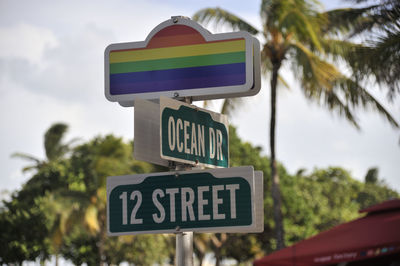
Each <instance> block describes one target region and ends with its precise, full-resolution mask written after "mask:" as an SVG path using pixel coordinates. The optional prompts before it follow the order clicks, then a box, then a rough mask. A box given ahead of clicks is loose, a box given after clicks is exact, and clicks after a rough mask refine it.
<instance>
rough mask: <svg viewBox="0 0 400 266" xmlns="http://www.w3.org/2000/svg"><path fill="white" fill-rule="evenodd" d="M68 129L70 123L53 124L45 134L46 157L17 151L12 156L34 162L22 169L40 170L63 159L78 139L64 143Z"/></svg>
mask: <svg viewBox="0 0 400 266" xmlns="http://www.w3.org/2000/svg"><path fill="white" fill-rule="evenodd" d="M67 131H68V125H66V124H63V123H56V124H53V125H52V126H51V127H50V128H49V129H48V130H47V131H46V133H45V134H44V150H45V153H46V159H45V160H41V159H38V158H36V157H34V156H32V155H29V154H26V153H20V152H16V153H13V154H12V155H11V156H12V157H18V158H22V159H25V160H28V161H31V162H33V163H34V164H33V165H29V166H26V167H24V168H23V169H22V170H23V171H24V172H25V171H30V170H35V169H36V170H39V169H40V168H42V167H44V166H46V165H48V164H50V163H52V162H56V161H57V160H60V159H63V158H64V157H65V155H66V154H67V153H68V152H69V151H70V150H71V146H72V144H73V142H75V141H76V139H73V140H71V141H69V142H67V143H63V139H64V137H65V134H66V133H67Z"/></svg>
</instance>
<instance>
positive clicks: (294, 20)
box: [193, 0, 398, 249]
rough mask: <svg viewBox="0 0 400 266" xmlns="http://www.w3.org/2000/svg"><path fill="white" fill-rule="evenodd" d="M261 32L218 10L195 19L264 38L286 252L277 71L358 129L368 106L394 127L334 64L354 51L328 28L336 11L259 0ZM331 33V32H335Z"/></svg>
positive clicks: (279, 230)
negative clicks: (287, 70) (360, 112)
mask: <svg viewBox="0 0 400 266" xmlns="http://www.w3.org/2000/svg"><path fill="white" fill-rule="evenodd" d="M260 13H261V20H262V26H263V29H262V30H259V29H257V28H255V27H254V26H252V25H251V24H250V23H248V22H246V21H244V20H243V19H241V18H239V17H238V16H236V15H234V14H232V13H229V12H228V11H226V10H224V9H221V8H206V9H203V10H200V11H198V12H197V13H196V14H195V15H194V17H193V18H194V19H195V20H197V21H201V22H208V21H210V20H213V21H214V22H215V23H216V24H217V25H221V24H225V25H228V26H231V27H232V28H233V29H240V30H245V31H248V32H250V33H252V34H262V36H263V38H264V39H265V42H264V44H263V47H262V52H261V55H262V66H263V68H264V70H265V72H267V71H270V72H271V74H270V77H271V79H270V88H271V99H270V100H271V119H270V133H269V134H270V152H271V160H270V168H271V177H272V186H271V189H272V197H273V201H274V221H275V228H276V239H277V248H278V249H280V248H282V247H284V231H283V223H282V212H281V192H280V188H279V174H278V169H277V168H278V165H277V162H276V154H275V128H276V108H277V88H278V86H277V85H278V80H279V70H280V68H281V66H282V65H283V64H284V63H290V64H291V66H292V68H293V70H294V74H295V76H296V78H297V79H298V80H299V82H300V84H301V89H302V90H303V92H304V94H305V96H306V97H307V98H309V99H311V100H315V101H316V102H317V103H320V104H323V105H325V106H327V107H328V109H329V110H333V111H336V112H337V113H339V115H342V116H344V117H346V118H347V119H348V120H349V121H350V122H352V123H353V124H354V125H355V126H357V127H358V124H357V121H356V119H355V116H354V114H353V112H354V110H356V109H357V108H359V107H366V106H370V107H372V108H374V109H375V110H377V111H378V112H380V113H382V114H383V115H384V116H385V117H386V118H387V120H388V121H389V122H390V123H391V124H393V125H394V126H397V127H398V124H397V122H396V121H395V120H394V119H393V118H392V117H391V115H390V114H389V113H388V112H387V111H386V110H385V109H384V107H383V106H382V105H381V104H380V103H379V102H378V101H377V100H376V99H375V98H374V97H373V96H372V95H371V94H369V92H368V91H367V90H365V88H363V87H362V86H361V85H360V84H359V83H358V81H357V80H356V79H354V78H352V76H346V75H345V74H344V73H342V72H341V71H340V70H339V69H338V68H336V67H335V66H334V65H333V64H332V63H330V62H331V61H332V60H334V61H335V60H339V59H342V60H344V61H346V60H347V57H346V56H347V55H348V54H349V51H352V50H354V49H355V48H356V45H354V44H353V43H351V42H347V41H341V40H339V39H337V38H335V34H334V33H335V31H337V29H338V28H337V27H336V28H334V27H331V25H332V23H331V22H332V21H334V18H335V17H336V16H335V14H336V13H335V12H333V13H332V12H330V13H324V12H323V11H322V8H321V5H320V4H319V2H318V1H304V0H296V1H289V0H263V1H261V12H260ZM333 29H334V30H335V31H333Z"/></svg>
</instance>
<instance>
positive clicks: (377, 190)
mask: <svg viewBox="0 0 400 266" xmlns="http://www.w3.org/2000/svg"><path fill="white" fill-rule="evenodd" d="M398 197H399V193H398V192H396V191H394V190H393V189H391V188H389V186H388V185H387V184H386V183H385V182H384V180H383V179H380V178H379V169H378V168H370V169H369V170H368V172H367V174H366V176H365V183H364V184H363V186H362V189H361V191H360V192H359V193H358V195H357V202H358V204H359V205H360V209H364V208H368V207H370V206H372V205H374V204H378V203H380V202H383V201H386V200H390V199H394V198H398Z"/></svg>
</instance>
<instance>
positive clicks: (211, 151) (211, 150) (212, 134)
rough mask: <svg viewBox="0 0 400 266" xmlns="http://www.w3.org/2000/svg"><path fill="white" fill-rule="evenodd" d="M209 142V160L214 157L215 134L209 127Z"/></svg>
mask: <svg viewBox="0 0 400 266" xmlns="http://www.w3.org/2000/svg"><path fill="white" fill-rule="evenodd" d="M209 136H210V137H209V141H210V159H214V157H215V132H214V129H213V128H211V127H210V130H209Z"/></svg>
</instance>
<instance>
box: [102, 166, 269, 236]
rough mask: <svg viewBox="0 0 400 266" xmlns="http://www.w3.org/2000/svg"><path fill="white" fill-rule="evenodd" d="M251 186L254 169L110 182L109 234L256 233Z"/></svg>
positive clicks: (120, 178)
mask: <svg viewBox="0 0 400 266" xmlns="http://www.w3.org/2000/svg"><path fill="white" fill-rule="evenodd" d="M261 179H262V175H261ZM254 184H255V182H254V170H253V167H252V166H244V167H235V168H222V169H210V170H198V171H181V172H164V173H152V174H139V175H127V176H115V177H109V178H108V179H107V221H108V226H107V227H108V234H109V235H124V234H146V233H152V234H153V233H175V232H178V231H195V232H251V231H256V230H258V229H257V224H258V225H259V224H260V221H258V222H257V221H256V219H259V218H258V217H259V216H256V207H255V203H254V201H255V199H256V200H258V199H259V198H261V199H262V196H261V197H256V196H255V195H254V194H255V192H254V191H256V189H255V188H254ZM261 184H262V183H261ZM261 193H262V192H261ZM261 195H262V194H261ZM261 202H262V201H261ZM257 206H259V205H257ZM260 211H261V212H262V210H261V209H260V210H259V211H258V212H260ZM261 216H263V215H261ZM256 217H257V218H256Z"/></svg>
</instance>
